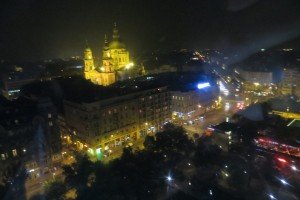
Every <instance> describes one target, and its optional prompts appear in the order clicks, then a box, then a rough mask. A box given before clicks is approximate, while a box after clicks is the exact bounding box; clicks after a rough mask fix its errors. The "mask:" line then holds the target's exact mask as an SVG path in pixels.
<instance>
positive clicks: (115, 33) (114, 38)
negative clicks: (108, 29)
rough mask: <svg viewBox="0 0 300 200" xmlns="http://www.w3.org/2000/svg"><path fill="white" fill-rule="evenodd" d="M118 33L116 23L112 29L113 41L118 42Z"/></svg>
mask: <svg viewBox="0 0 300 200" xmlns="http://www.w3.org/2000/svg"><path fill="white" fill-rule="evenodd" d="M119 37H120V36H119V31H118V29H117V23H116V22H115V24H114V29H113V40H118V39H119Z"/></svg>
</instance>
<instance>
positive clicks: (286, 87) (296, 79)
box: [281, 67, 300, 96]
mask: <svg viewBox="0 0 300 200" xmlns="http://www.w3.org/2000/svg"><path fill="white" fill-rule="evenodd" d="M281 93H282V94H284V95H297V96H299V95H300V71H299V69H298V68H297V67H294V68H292V67H290V68H284V69H283V77H282V82H281Z"/></svg>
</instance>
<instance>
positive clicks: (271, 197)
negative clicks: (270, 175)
mask: <svg viewBox="0 0 300 200" xmlns="http://www.w3.org/2000/svg"><path fill="white" fill-rule="evenodd" d="M268 196H269V197H270V199H276V198H275V197H274V196H273V195H272V194H269V195H268Z"/></svg>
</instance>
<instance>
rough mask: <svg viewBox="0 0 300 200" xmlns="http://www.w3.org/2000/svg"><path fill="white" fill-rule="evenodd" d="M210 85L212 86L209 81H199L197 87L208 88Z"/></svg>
mask: <svg viewBox="0 0 300 200" xmlns="http://www.w3.org/2000/svg"><path fill="white" fill-rule="evenodd" d="M209 86H210V84H209V83H208V82H206V83H198V85H197V88H198V89H203V88H207V87H209Z"/></svg>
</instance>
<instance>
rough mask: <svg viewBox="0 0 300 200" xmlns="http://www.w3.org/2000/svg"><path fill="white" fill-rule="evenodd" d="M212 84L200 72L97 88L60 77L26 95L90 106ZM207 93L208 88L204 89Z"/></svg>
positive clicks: (38, 84)
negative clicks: (54, 96) (148, 92)
mask: <svg viewBox="0 0 300 200" xmlns="http://www.w3.org/2000/svg"><path fill="white" fill-rule="evenodd" d="M199 82H209V83H210V85H211V86H213V85H215V82H214V80H213V79H212V78H211V77H209V76H206V75H204V74H198V73H189V72H186V73H180V74H178V73H164V74H158V75H151V76H143V77H138V78H135V79H129V80H125V81H119V82H116V83H115V84H112V85H110V86H107V87H103V86H99V85H95V84H93V83H91V82H90V81H87V80H85V79H84V78H82V77H79V76H75V77H68V78H57V79H55V80H52V81H47V82H36V83H34V84H31V85H29V86H27V87H26V88H25V89H24V90H25V93H26V92H29V93H32V92H33V93H35V94H37V95H39V94H43V93H44V94H45V95H46V93H49V90H50V91H51V92H52V93H55V94H57V95H63V98H64V99H65V100H68V101H72V102H76V103H91V102H95V101H100V100H104V99H110V98H114V97H117V96H121V95H128V94H133V93H137V92H140V91H145V90H150V89H155V88H159V87H168V88H169V89H170V90H176V91H189V90H195V89H197V83H199ZM204 91H205V89H204Z"/></svg>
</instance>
